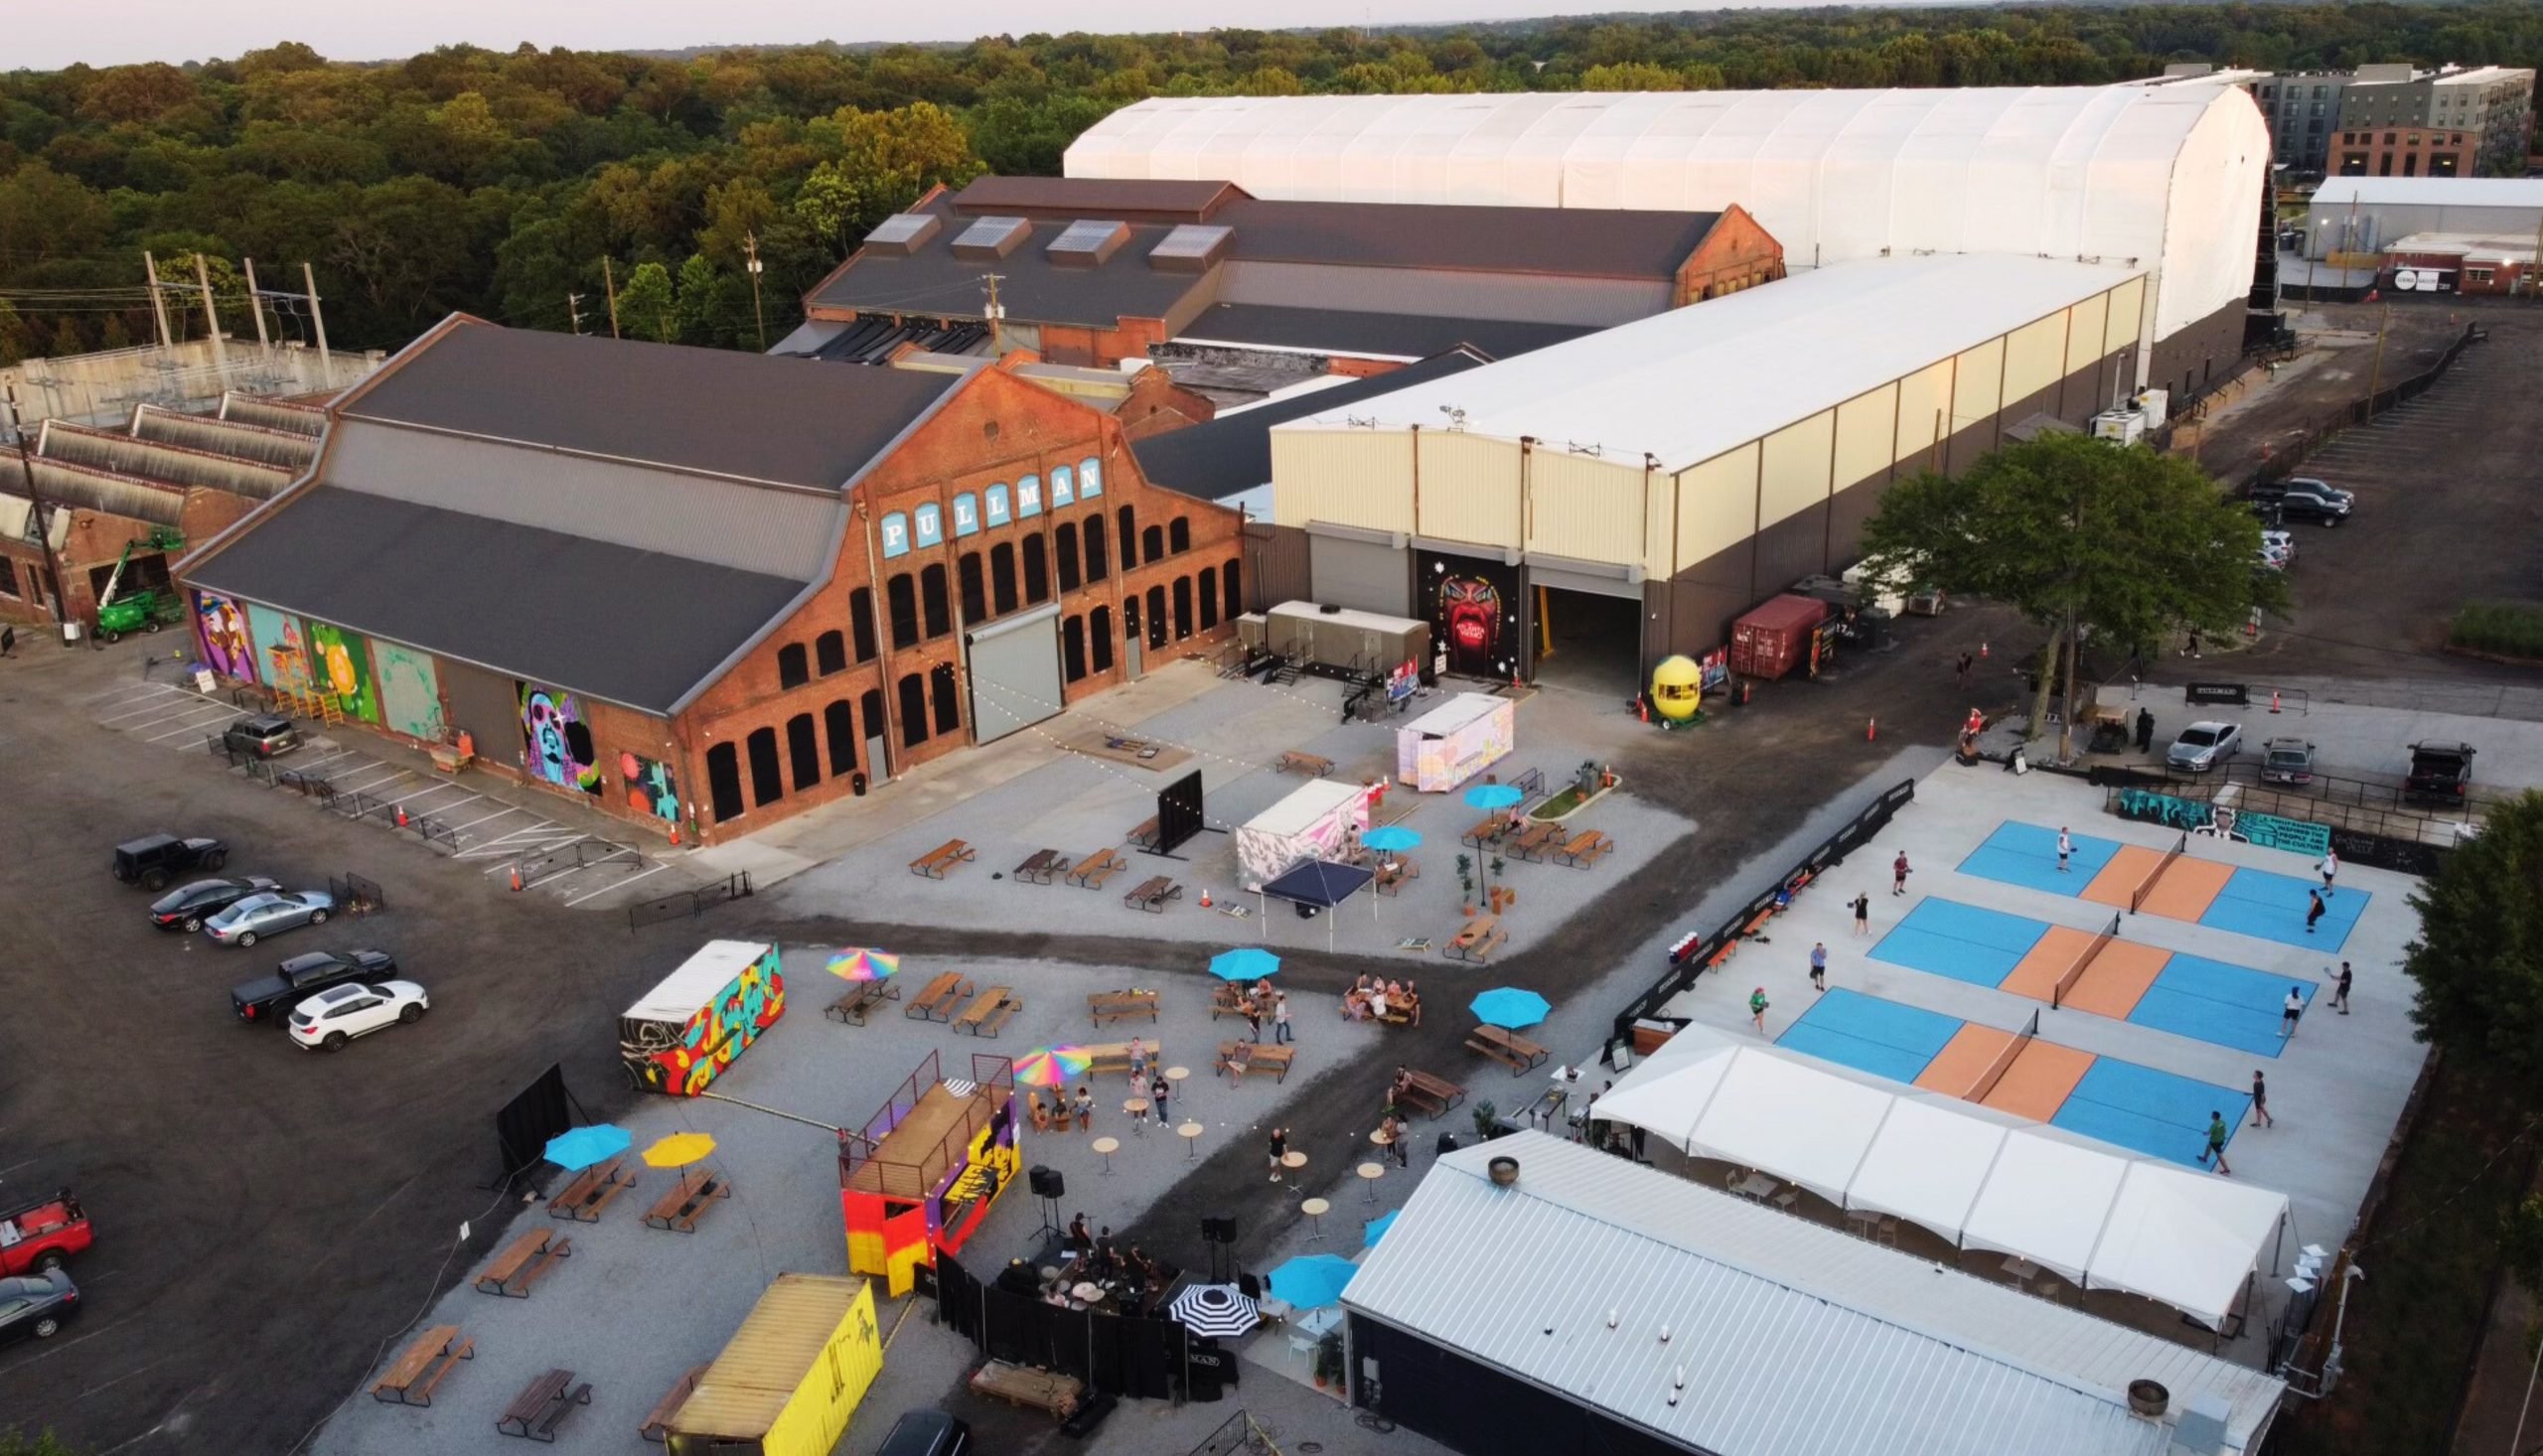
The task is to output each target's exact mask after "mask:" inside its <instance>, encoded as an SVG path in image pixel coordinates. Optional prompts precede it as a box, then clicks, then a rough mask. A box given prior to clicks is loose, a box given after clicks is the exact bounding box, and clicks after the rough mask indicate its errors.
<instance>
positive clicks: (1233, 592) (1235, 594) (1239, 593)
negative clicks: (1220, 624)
mask: <svg viewBox="0 0 2543 1456" xmlns="http://www.w3.org/2000/svg"><path fill="white" fill-rule="evenodd" d="M1237 571H1238V562H1237V558H1236V557H1234V556H1230V557H1229V558H1228V564H1227V566H1226V568H1225V569H1223V570H1221V571H1220V572H1219V585H1221V586H1223V587H1225V588H1227V612H1228V619H1229V620H1230V621H1234V620H1236V619H1237V618H1239V617H1242V616H1244V615H1245V588H1244V587H1243V586H1242V585H1240V584H1239V583H1238V581H1237Z"/></svg>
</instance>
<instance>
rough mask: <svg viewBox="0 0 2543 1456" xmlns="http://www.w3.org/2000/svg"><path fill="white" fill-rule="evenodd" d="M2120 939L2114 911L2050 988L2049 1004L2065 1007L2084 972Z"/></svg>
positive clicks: (2117, 918) (2116, 912)
mask: <svg viewBox="0 0 2543 1456" xmlns="http://www.w3.org/2000/svg"><path fill="white" fill-rule="evenodd" d="M2158 873H2160V871H2159V872H2158ZM2118 939H2119V912H2118V911H2115V910H2114V911H2112V912H2111V915H2110V924H2109V925H2106V926H2104V927H2102V933H2101V934H2100V935H2098V936H2095V937H2093V944H2091V945H2089V946H2085V947H2084V953H2083V954H2081V955H2078V956H2076V957H2075V963H2074V964H2072V965H2070V966H2068V967H2066V973H2065V974H2064V975H2061V976H2059V977H2058V978H2057V984H2056V985H2054V986H2052V987H2050V988H2049V992H2048V1004H2049V1005H2050V1006H2052V1007H2062V1006H2064V1005H2065V1004H2066V993H2067V992H2069V991H2072V990H2073V989H2075V985H2076V983H2077V982H2079V981H2081V980H2082V979H2083V978H2084V972H2085V971H2088V970H2090V969H2092V968H2093V962H2094V961H2096V960H2098V959H2100V958H2101V953H2102V952H2103V951H2104V950H2107V949H2109V948H2110V943H2111V942H2113V941H2116V940H2118Z"/></svg>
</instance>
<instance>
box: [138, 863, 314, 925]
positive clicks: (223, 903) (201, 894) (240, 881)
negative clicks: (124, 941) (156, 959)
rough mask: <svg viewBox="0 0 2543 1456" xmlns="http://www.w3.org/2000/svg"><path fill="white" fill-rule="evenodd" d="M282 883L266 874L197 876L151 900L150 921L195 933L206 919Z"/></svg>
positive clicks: (270, 891)
mask: <svg viewBox="0 0 2543 1456" xmlns="http://www.w3.org/2000/svg"><path fill="white" fill-rule="evenodd" d="M281 888H282V886H281V885H279V884H277V883H276V882H274V881H272V880H268V879H266V878H265V877H264V876H262V875H236V876H232V877H231V878H229V879H226V880H197V881H195V882H194V883H192V884H189V885H179V886H178V887H177V888H175V889H174V890H171V891H169V892H168V893H167V894H165V895H162V896H160V897H159V898H158V899H156V900H153V901H151V902H150V923H151V924H152V925H154V926H157V927H158V928H159V929H161V930H163V931H185V932H188V933H192V932H195V931H199V930H202V929H203V923H204V922H205V921H207V920H210V919H212V917H214V916H216V915H218V914H220V913H221V912H222V911H224V910H227V909H228V908H229V907H230V906H232V905H235V904H237V903H238V902H239V901H241V900H244V899H246V898H247V897H248V896H250V895H264V894H270V893H272V892H273V891H276V890H279V889H281Z"/></svg>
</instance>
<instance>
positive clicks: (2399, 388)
mask: <svg viewBox="0 0 2543 1456" xmlns="http://www.w3.org/2000/svg"><path fill="white" fill-rule="evenodd" d="M2489 337H2490V334H2489V331H2488V330H2487V329H2482V328H2479V327H2477V326H2475V325H2471V324H2467V325H2465V326H2464V332H2463V333H2461V334H2459V335H2457V336H2456V338H2455V342H2454V343H2453V344H2451V345H2448V346H2447V349H2446V353H2445V354H2444V355H2441V356H2440V357H2439V358H2438V361H2437V363H2436V364H2431V365H2430V366H2429V367H2428V368H2427V369H2426V370H2425V371H2423V372H2421V373H2417V374H2413V375H2412V376H2411V377H2409V378H2407V379H2402V380H2399V381H2397V382H2395V383H2392V384H2388V385H2386V386H2385V387H2383V388H2381V389H2378V390H2377V391H2375V393H2373V394H2372V395H2370V396H2368V397H2367V398H2364V399H2352V400H2350V401H2349V402H2348V403H2346V404H2343V405H2341V406H2339V407H2338V408H2337V409H2334V410H2331V411H2329V412H2328V413H2327V414H2324V415H2322V416H2321V417H2319V419H2318V420H2317V421H2316V423H2315V425H2314V427H2313V428H2312V429H2309V430H2307V431H2306V432H2305V434H2304V436H2303V438H2301V439H2299V440H2297V441H2296V442H2295V443H2294V444H2292V445H2275V446H2273V447H2272V448H2271V451H2270V458H2269V460H2268V461H2267V463H2265V464H2263V465H2262V466H2261V468H2260V469H2259V470H2256V471H2254V472H2252V476H2251V479H2250V480H2249V481H2247V482H2245V484H2246V485H2252V486H2257V485H2266V484H2268V483H2270V482H2273V481H2282V480H2285V479H2287V478H2288V477H2289V476H2292V475H2294V474H2296V472H2297V470H2298V469H2299V468H2301V467H2302V466H2303V465H2304V464H2305V462H2306V460H2307V459H2308V458H2310V457H2311V456H2312V455H2313V453H2314V452H2315V451H2317V450H2319V449H2321V448H2322V447H2323V446H2325V445H2327V444H2329V443H2330V442H2331V441H2333V440H2335V439H2337V438H2339V437H2340V436H2341V435H2342V434H2345V433H2346V432H2348V431H2349V430H2352V429H2355V428H2356V427H2358V426H2359V425H2363V424H2371V423H2373V422H2374V419H2375V417H2376V416H2377V415H2379V414H2382V413H2384V412H2385V411H2386V410H2388V409H2391V408H2392V407H2393V406H2395V405H2397V404H2400V403H2402V402H2404V401H2405V400H2410V399H2416V398H2418V397H2419V396H2420V395H2422V394H2425V393H2427V392H2428V390H2429V389H2430V388H2431V387H2432V386H2433V385H2435V384H2436V383H2437V381H2438V380H2439V379H2442V378H2444V377H2445V376H2446V371H2447V370H2448V369H2449V368H2452V367H2453V366H2454V364H2455V361H2456V359H2457V358H2458V357H2459V356H2461V355H2462V354H2463V353H2464V351H2465V350H2466V349H2468V348H2469V347H2470V346H2472V345H2474V344H2477V343H2479V342H2481V341H2482V340H2485V339H2487V338H2489Z"/></svg>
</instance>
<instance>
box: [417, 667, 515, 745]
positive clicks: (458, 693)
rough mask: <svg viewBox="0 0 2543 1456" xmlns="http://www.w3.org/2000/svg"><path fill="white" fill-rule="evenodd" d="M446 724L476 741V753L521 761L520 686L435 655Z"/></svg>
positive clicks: (507, 679)
mask: <svg viewBox="0 0 2543 1456" xmlns="http://www.w3.org/2000/svg"><path fill="white" fill-rule="evenodd" d="M437 662H438V665H439V667H440V672H439V676H440V678H441V691H442V696H443V697H444V698H446V699H447V700H448V701H449V703H450V726H451V727H453V728H455V729H458V730H459V731H460V732H463V733H466V734H467V735H469V737H470V738H472V739H474V740H475V741H476V745H477V757H478V758H480V759H482V760H484V761H486V762H488V763H494V764H505V765H508V766H511V767H514V768H518V767H520V766H521V763H522V737H521V688H520V686H519V684H517V683H516V682H515V681H514V680H513V679H512V678H510V677H498V676H496V675H495V674H494V673H492V672H489V671H487V670H486V669H485V668H483V667H475V666H471V665H469V664H468V663H466V662H454V661H452V660H450V659H449V658H448V657H442V658H439V659H437Z"/></svg>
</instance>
